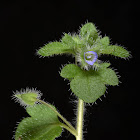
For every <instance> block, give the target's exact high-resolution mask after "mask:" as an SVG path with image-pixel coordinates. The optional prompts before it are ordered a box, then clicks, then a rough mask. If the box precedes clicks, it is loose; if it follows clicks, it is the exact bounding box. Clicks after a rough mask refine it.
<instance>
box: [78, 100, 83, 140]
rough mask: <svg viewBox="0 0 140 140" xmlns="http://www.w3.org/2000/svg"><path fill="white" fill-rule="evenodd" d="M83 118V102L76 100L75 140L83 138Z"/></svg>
mask: <svg viewBox="0 0 140 140" xmlns="http://www.w3.org/2000/svg"><path fill="white" fill-rule="evenodd" d="M83 118H84V101H83V100H81V99H79V100H78V112H77V128H76V130H77V136H76V140H82V138H83Z"/></svg>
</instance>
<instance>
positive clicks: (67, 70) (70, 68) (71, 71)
mask: <svg viewBox="0 0 140 140" xmlns="http://www.w3.org/2000/svg"><path fill="white" fill-rule="evenodd" d="M79 72H81V68H80V67H78V66H77V65H75V64H68V65H66V66H65V67H63V69H62V70H61V73H60V76H61V77H63V78H67V79H70V78H74V77H75V76H76V75H77V74H78V73H79Z"/></svg>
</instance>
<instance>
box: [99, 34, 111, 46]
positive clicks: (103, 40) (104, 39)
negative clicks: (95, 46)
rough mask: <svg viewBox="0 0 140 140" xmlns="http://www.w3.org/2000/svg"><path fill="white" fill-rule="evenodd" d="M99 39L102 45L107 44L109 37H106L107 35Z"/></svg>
mask: <svg viewBox="0 0 140 140" xmlns="http://www.w3.org/2000/svg"><path fill="white" fill-rule="evenodd" d="M100 41H101V43H102V45H104V46H108V45H109V43H110V41H109V37H107V36H105V37H103V38H101V40H100Z"/></svg>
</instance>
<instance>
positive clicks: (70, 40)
mask: <svg viewBox="0 0 140 140" xmlns="http://www.w3.org/2000/svg"><path fill="white" fill-rule="evenodd" d="M62 42H63V43H65V44H67V45H70V46H74V45H76V42H75V41H74V40H73V38H72V36H71V35H69V34H66V33H65V35H64V36H63V37H62Z"/></svg>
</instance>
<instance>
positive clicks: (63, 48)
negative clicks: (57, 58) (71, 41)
mask: <svg viewBox="0 0 140 140" xmlns="http://www.w3.org/2000/svg"><path fill="white" fill-rule="evenodd" d="M37 53H38V54H39V55H41V56H52V55H55V54H56V55H58V54H65V53H66V54H67V53H69V54H74V51H73V48H72V47H71V46H70V45H67V44H64V43H61V42H51V43H49V44H46V45H45V46H44V47H42V48H40V49H39V50H38V52H37Z"/></svg>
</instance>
